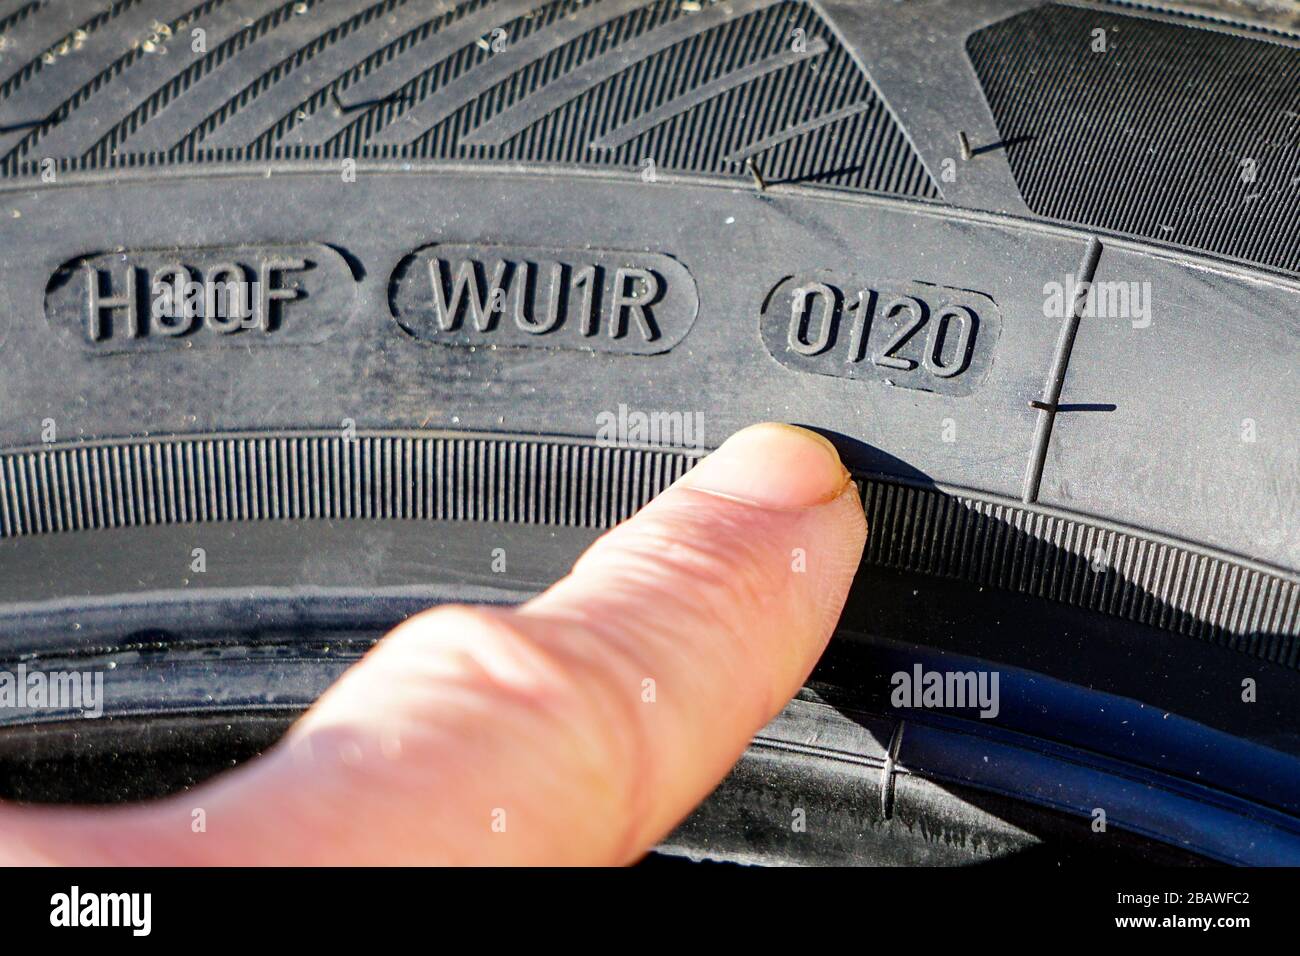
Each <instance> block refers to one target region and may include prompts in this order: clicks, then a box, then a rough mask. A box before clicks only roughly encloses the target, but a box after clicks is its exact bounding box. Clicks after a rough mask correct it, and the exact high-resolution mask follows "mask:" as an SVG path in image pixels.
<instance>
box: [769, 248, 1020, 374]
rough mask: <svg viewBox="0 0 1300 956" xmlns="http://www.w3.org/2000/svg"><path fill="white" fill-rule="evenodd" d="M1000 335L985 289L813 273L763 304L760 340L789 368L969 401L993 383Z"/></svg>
mask: <svg viewBox="0 0 1300 956" xmlns="http://www.w3.org/2000/svg"><path fill="white" fill-rule="evenodd" d="M1001 331H1002V314H1001V312H999V311H998V307H997V303H995V302H994V301H993V299H992V298H991V297H989V296H987V295H985V294H984V293H982V292H974V291H971V290H969V289H952V288H948V287H947V286H940V285H931V284H929V283H925V282H916V281H911V282H898V281H878V280H874V279H865V278H860V277H857V276H835V275H831V274H829V273H806V274H803V275H795V276H787V277H786V278H784V279H782V280H781V281H780V282H778V283H777V284H776V286H775V287H774V288H773V289H772V291H771V292H769V293H768V295H767V299H766V300H765V301H764V303H763V311H762V318H761V320H760V334H761V335H762V337H763V343H764V344H765V345H766V346H767V350H768V351H769V352H770V353H771V354H772V356H773V357H774V358H775V359H776V360H777V361H778V362H780V363H781V364H782V365H784V366H786V367H787V368H792V369H796V370H798V371H801V372H813V373H815V374H817V375H834V376H838V377H840V378H852V379H864V380H868V381H878V382H884V383H886V384H889V385H898V386H901V387H903V388H915V389H920V390H922V391H926V392H939V393H941V394H945V395H969V394H970V393H971V392H973V391H974V390H975V389H976V388H977V387H978V386H979V385H980V384H981V383H982V382H983V381H984V379H985V377H987V375H988V371H989V368H990V366H991V365H992V364H993V348H994V345H995V344H996V342H997V339H998V335H999V334H1000V333H1001Z"/></svg>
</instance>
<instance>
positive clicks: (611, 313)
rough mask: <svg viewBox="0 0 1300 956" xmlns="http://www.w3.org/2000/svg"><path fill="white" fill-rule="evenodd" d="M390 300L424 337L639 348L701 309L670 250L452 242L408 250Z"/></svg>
mask: <svg viewBox="0 0 1300 956" xmlns="http://www.w3.org/2000/svg"><path fill="white" fill-rule="evenodd" d="M388 303H389V307H390V309H391V310H392V313H393V318H394V319H395V320H396V321H397V324H398V325H399V326H400V327H401V328H402V329H403V331H405V332H406V333H407V334H408V335H410V336H412V337H413V338H415V339H417V340H419V341H421V342H433V343H437V344H439V345H451V346H474V345H496V346H504V347H529V346H531V347H534V348H535V347H539V346H540V347H542V348H557V349H584V350H588V351H595V352H623V353H628V354H633V355H654V354H656V353H659V352H667V351H668V350H669V349H671V348H672V347H673V346H674V345H676V344H677V343H678V342H680V341H681V340H682V339H683V338H684V337H685V336H686V333H687V332H689V331H690V329H691V326H692V325H693V324H694V322H695V316H696V313H697V312H698V311H699V296H698V294H697V292H696V289H695V280H694V279H693V278H692V277H691V274H690V273H689V272H688V271H687V270H686V267H685V266H683V265H682V264H681V263H680V262H678V261H677V260H675V259H672V258H670V257H669V256H665V255H658V254H655V253H648V252H616V251H609V250H585V249H584V250H578V249H539V248H532V247H524V246H487V245H456V244H451V243H438V244H434V245H429V246H423V247H422V248H420V249H417V250H415V251H414V252H412V253H411V254H409V255H408V256H406V257H405V258H404V259H402V261H401V262H400V263H398V265H397V268H396V269H394V270H393V275H392V279H391V280H390V281H389V285H388Z"/></svg>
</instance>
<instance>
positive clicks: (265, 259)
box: [45, 243, 356, 354]
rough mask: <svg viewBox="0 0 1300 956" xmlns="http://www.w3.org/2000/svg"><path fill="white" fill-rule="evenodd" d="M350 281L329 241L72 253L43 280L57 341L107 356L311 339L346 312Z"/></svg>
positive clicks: (352, 295) (335, 325)
mask: <svg viewBox="0 0 1300 956" xmlns="http://www.w3.org/2000/svg"><path fill="white" fill-rule="evenodd" d="M355 299H356V280H355V279H354V278H353V276H352V270H351V269H350V268H349V266H348V263H347V261H346V260H345V259H344V258H343V256H342V255H340V254H339V253H338V252H336V251H335V250H334V249H331V248H330V247H329V246H325V245H322V244H320V243H307V244H303V245H293V246H254V245H247V246H221V247H213V248H204V249H144V250H128V251H123V252H106V253H96V254H90V255H85V256H80V257H78V258H76V259H73V260H71V261H69V262H66V263H64V264H63V265H61V266H60V267H59V268H58V269H57V270H55V272H54V274H53V275H52V276H51V277H50V280H49V282H48V283H47V285H46V287H45V317H46V320H47V321H48V322H49V323H50V325H51V326H52V327H53V328H54V329H55V331H56V332H58V333H59V335H60V336H61V337H62V338H63V339H64V340H65V341H67V342H69V343H75V344H77V345H79V346H80V347H82V348H84V349H86V350H87V351H90V352H94V353H100V354H112V353H120V352H151V351H159V350H162V349H168V348H218V347H222V346H238V347H239V348H248V347H249V346H264V345H292V344H305V343H312V342H320V341H322V340H324V339H326V338H328V337H329V336H330V335H332V334H334V332H336V331H337V330H338V329H339V328H340V327H341V326H342V325H343V324H344V323H345V322H347V320H348V318H350V316H351V314H352V311H353V306H354V302H355Z"/></svg>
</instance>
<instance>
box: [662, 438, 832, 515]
mask: <svg viewBox="0 0 1300 956" xmlns="http://www.w3.org/2000/svg"><path fill="white" fill-rule="evenodd" d="M849 481H850V478H849V473H848V470H847V469H846V468H845V467H844V463H843V462H841V461H840V455H839V452H837V451H836V450H835V446H834V445H832V444H831V443H830V442H829V441H827V440H826V439H825V438H823V437H822V436H821V435H818V434H817V433H816V432H810V431H808V429H806V428H798V427H796V426H794V425H781V424H776V423H772V422H769V423H767V424H763V425H751V426H750V427H748V428H745V429H742V430H741V431H738V432H736V434H734V435H732V436H731V437H730V438H728V439H727V440H726V441H725V442H723V444H722V447H720V448H719V449H718V450H717V451H715V452H714V453H713V454H711V455H709V456H708V457H707V458H704V459H702V460H701V461H700V462H699V464H697V465H696V466H695V467H694V468H692V469H691V470H690V471H689V472H687V473H686V474H685V475H684V476H683V477H682V479H681V480H680V481H679V482H678V484H679V485H682V486H683V487H686V488H693V489H695V490H697V491H706V492H709V493H710V494H715V495H722V496H724V497H727V498H735V499H738V500H740V501H747V502H749V503H750V504H755V505H759V506H760V507H763V508H777V509H798V508H810V507H813V506H814V505H820V504H825V503H826V502H828V501H833V500H835V499H836V498H838V497H839V496H840V494H841V493H842V492H843V491H844V487H845V485H847V484H848V483H849Z"/></svg>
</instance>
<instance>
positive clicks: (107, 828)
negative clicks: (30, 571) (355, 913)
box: [0, 424, 866, 865]
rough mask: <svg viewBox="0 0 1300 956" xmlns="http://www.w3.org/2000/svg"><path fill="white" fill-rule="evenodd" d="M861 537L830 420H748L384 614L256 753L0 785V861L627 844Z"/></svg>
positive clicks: (784, 672) (855, 553)
mask: <svg viewBox="0 0 1300 956" xmlns="http://www.w3.org/2000/svg"><path fill="white" fill-rule="evenodd" d="M865 540H866V522H865V519H864V517H863V513H862V508H861V506H860V504H859V502H858V498H857V495H856V493H855V491H854V488H853V486H852V484H851V483H850V481H849V476H848V473H847V471H845V469H844V466H843V465H842V464H841V463H840V459H839V456H838V455H837V454H836V452H835V450H834V448H833V447H832V446H831V445H830V443H829V442H827V441H826V440H825V439H823V438H821V437H820V436H818V435H815V434H813V433H812V432H808V431H805V430H803V429H799V428H793V427H791V426H785V425H771V424H769V425H756V426H753V427H751V428H747V429H745V430H743V431H741V432H738V433H737V434H736V435H734V436H732V438H731V439H729V440H728V441H727V442H726V443H725V444H724V445H723V446H722V447H721V448H720V449H719V450H718V451H716V452H714V453H713V454H712V455H710V456H708V457H707V458H705V459H704V460H703V461H701V462H700V464H698V465H697V466H696V467H695V468H694V469H692V470H691V472H689V473H688V474H687V475H686V476H684V477H683V478H682V479H681V480H679V481H678V482H677V483H676V484H674V485H673V486H672V487H671V488H669V489H668V490H667V491H665V492H664V493H663V494H661V495H660V496H659V497H658V498H656V499H655V500H654V501H653V502H651V503H650V504H649V505H648V506H646V507H645V508H644V509H642V510H641V511H640V512H639V513H638V514H637V515H635V516H634V517H633V518H631V519H629V520H628V521H626V522H624V523H623V524H621V525H620V526H618V527H617V528H615V529H613V530H612V531H610V532H609V533H608V534H606V535H605V536H604V537H602V538H601V539H600V540H599V541H597V542H596V543H595V544H594V545H592V547H591V548H590V550H588V551H587V553H586V554H584V555H583V556H582V558H580V559H579V560H578V562H577V564H576V565H575V566H574V568H573V570H572V571H571V572H570V573H569V575H568V576H567V577H565V578H564V579H562V580H561V581H559V582H558V583H556V584H555V585H554V586H553V587H551V588H550V589H549V590H547V591H546V592H545V593H544V594H542V595H540V596H538V597H537V598H535V599H533V600H532V601H529V602H528V603H527V604H524V605H522V606H521V607H519V608H516V609H512V610H503V609H495V608H484V607H463V606H452V607H440V608H437V609H435V610H431V611H426V612H424V613H422V614H419V615H416V616H415V617H412V618H410V619H409V620H407V621H406V622H404V623H403V624H401V625H400V626H399V627H397V628H396V629H394V630H393V631H392V632H391V633H390V634H388V635H387V636H386V637H385V638H384V639H383V640H382V641H380V642H379V643H378V644H377V645H376V646H375V648H374V649H373V650H372V651H371V652H370V653H369V654H368V655H367V656H366V657H365V658H364V659H363V660H362V661H361V662H359V663H358V664H357V665H356V666H355V667H353V668H352V669H351V670H349V671H348V672H347V673H346V674H345V675H344V676H343V678H342V679H341V680H340V681H339V682H338V683H337V684H335V685H334V686H333V687H332V688H331V689H330V690H329V691H328V692H327V693H326V694H325V695H324V696H322V697H321V699H320V700H319V701H318V702H317V703H316V705H315V706H314V707H312V708H311V709H310V710H309V711H308V712H307V713H306V714H304V715H303V717H302V718H301V719H300V720H299V721H298V722H297V723H296V724H295V725H294V726H293V727H292V728H291V729H290V730H289V732H288V734H287V735H286V736H285V737H284V739H283V740H282V741H281V742H280V743H279V744H277V745H276V746H275V747H273V748H272V749H271V750H269V751H268V752H267V753H266V754H264V755H263V756H262V757H260V758H258V759H256V760H253V761H250V762H249V763H247V764H245V765H243V766H241V767H239V768H237V769H235V770H232V771H230V772H228V773H225V774H223V775H221V776H219V777H217V778H215V779H213V780H212V781H210V782H208V783H206V784H204V785H202V786H200V787H196V788H195V789H193V790H190V791H187V792H185V793H183V794H178V795H176V796H173V797H170V798H167V799H164V800H158V801H154V802H151V803H147V804H140V805H135V806H129V807H125V808H113V809H84V808H62V807H58V808H38V807H23V806H16V805H12V804H0V862H3V863H8V864H33V863H51V864H76V865H99V864H119V865H120V864H125V865H136V864H140V865H171V864H205V865H226V864H272V863H274V864H290V865H293V864H309V865H310V864H336V865H353V864H505V865H531V864H561V865H568V864H575V865H610V864H624V863H629V862H633V861H635V860H636V859H638V858H639V857H640V856H641V855H642V854H644V853H645V852H646V851H647V850H648V849H649V848H650V847H651V846H653V845H654V844H655V843H656V842H657V841H658V840H660V839H661V838H662V837H663V836H664V835H666V834H667V833H668V832H669V831H670V830H671V829H672V828H673V826H674V825H676V824H677V823H678V822H679V821H680V820H681V819H682V818H683V817H684V816H686V814H688V813H689V812H690V811H691V809H692V808H693V807H694V806H695V805H696V804H697V803H699V802H700V800H702V799H703V798H704V797H705V796H706V795H707V794H708V793H709V791H711V790H712V789H713V788H714V787H715V786H716V785H717V783H718V782H719V781H720V780H721V779H722V777H723V776H724V775H725V774H726V772H727V771H728V770H729V769H730V767H731V766H732V765H733V764H734V763H735V762H736V760H737V759H739V757H740V755H741V753H742V752H743V750H744V749H745V745H746V744H747V743H748V741H749V740H750V738H751V737H752V736H753V735H754V733H755V732H756V731H757V730H759V729H760V728H761V727H762V726H763V725H764V724H766V723H767V722H768V721H769V720H770V719H771V718H772V717H774V716H775V715H776V714H777V712H778V711H780V709H781V708H782V706H783V705H784V704H785V703H786V702H787V701H788V700H789V699H790V698H791V696H793V694H794V693H795V692H796V691H797V690H798V689H799V687H800V685H801V684H802V683H803V681H804V679H805V678H806V677H807V676H808V674H809V672H810V671H811V670H812V667H813V664H814V663H815V662H816V661H817V658H818V657H819V656H820V655H821V653H822V651H823V649H824V648H825V646H826V642H827V640H828V639H829V638H830V635H831V632H832V630H833V628H834V625H835V621H836V619H837V618H838V616H839V612H840V610H841V608H842V606H843V603H844V599H845V596H846V595H847V592H848V588H849V583H850V581H851V579H852V577H853V574H854V571H855V570H856V568H857V565H858V560H859V558H860V557H861V554H862V548H863V545H864V543H865ZM796 549H802V555H803V560H802V564H803V565H804V566H805V567H806V570H803V571H802V572H800V571H799V570H798V566H799V565H800V563H801V562H800V560H799V557H798V555H799V552H798V551H796ZM648 682H652V683H648ZM196 809H201V810H202V811H203V817H204V822H205V829H204V830H203V831H202V832H195V828H194V826H193V822H194V819H195V810H196Z"/></svg>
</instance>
